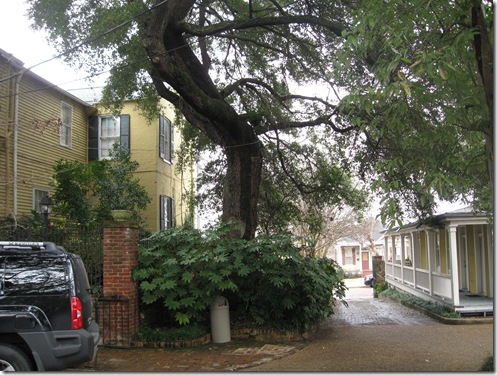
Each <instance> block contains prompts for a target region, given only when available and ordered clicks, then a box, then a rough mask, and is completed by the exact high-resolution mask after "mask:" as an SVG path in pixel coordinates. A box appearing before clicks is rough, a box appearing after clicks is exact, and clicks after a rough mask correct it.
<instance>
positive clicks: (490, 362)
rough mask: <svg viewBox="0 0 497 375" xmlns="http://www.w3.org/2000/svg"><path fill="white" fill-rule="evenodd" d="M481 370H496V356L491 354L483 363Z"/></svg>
mask: <svg viewBox="0 0 497 375" xmlns="http://www.w3.org/2000/svg"><path fill="white" fill-rule="evenodd" d="M480 371H494V357H493V356H489V357H487V358H485V361H484V362H483V365H481V368H480Z"/></svg>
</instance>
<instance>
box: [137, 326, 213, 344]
mask: <svg viewBox="0 0 497 375" xmlns="http://www.w3.org/2000/svg"><path fill="white" fill-rule="evenodd" d="M207 333H209V331H208V330H207V328H205V327H201V326H189V325H188V326H183V327H174V328H148V327H142V328H140V329H139V330H138V331H137V332H136V333H135V335H134V337H133V339H134V340H135V341H143V342H173V341H186V340H194V339H198V338H199V337H202V336H203V335H205V334H207Z"/></svg>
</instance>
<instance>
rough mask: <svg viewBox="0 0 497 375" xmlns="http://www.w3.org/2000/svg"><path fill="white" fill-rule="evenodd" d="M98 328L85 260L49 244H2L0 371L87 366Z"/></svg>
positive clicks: (93, 356) (0, 271)
mask: <svg viewBox="0 0 497 375" xmlns="http://www.w3.org/2000/svg"><path fill="white" fill-rule="evenodd" d="M99 338H100V333H99V327H98V325H97V323H96V322H95V321H93V319H92V301H91V290H90V285H89V283H88V276H87V274H86V270H85V266H84V264H83V261H82V260H81V258H80V257H79V256H78V255H74V254H70V253H68V252H66V251H65V250H64V249H63V248H62V247H61V246H57V245H55V244H54V243H53V242H3V241H0V370H2V371H31V370H39V371H52V370H63V369H66V368H69V367H74V366H77V365H80V364H82V363H85V362H88V361H91V360H93V359H94V358H95V356H96V353H97V345H98V341H99Z"/></svg>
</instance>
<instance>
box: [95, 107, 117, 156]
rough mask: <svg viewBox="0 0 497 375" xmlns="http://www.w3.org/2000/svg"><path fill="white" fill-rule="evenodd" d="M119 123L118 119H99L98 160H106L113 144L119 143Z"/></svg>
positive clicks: (107, 117)
mask: <svg viewBox="0 0 497 375" xmlns="http://www.w3.org/2000/svg"><path fill="white" fill-rule="evenodd" d="M119 135H120V121H119V117H113V116H103V117H100V146H99V156H100V158H108V157H109V154H110V150H112V146H113V145H114V143H119Z"/></svg>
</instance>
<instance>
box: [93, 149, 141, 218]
mask: <svg viewBox="0 0 497 375" xmlns="http://www.w3.org/2000/svg"><path fill="white" fill-rule="evenodd" d="M110 156H111V158H110V160H101V163H100V164H99V165H98V166H97V168H98V171H97V174H98V175H99V178H98V179H97V180H98V186H97V189H96V191H95V195H96V196H97V197H98V199H99V211H100V212H99V213H100V215H102V217H105V218H110V217H113V218H114V220H118V221H120V220H130V219H138V218H139V214H138V210H143V209H145V208H146V207H147V204H148V203H150V198H149V196H148V194H147V192H146V190H145V188H144V187H143V186H141V185H140V180H139V179H137V178H135V177H134V176H133V172H135V171H136V170H137V169H138V167H139V166H140V165H139V163H138V162H136V161H133V160H131V155H130V153H129V152H128V151H126V150H124V149H122V148H121V147H119V145H114V148H113V150H112V151H111V152H110Z"/></svg>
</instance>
